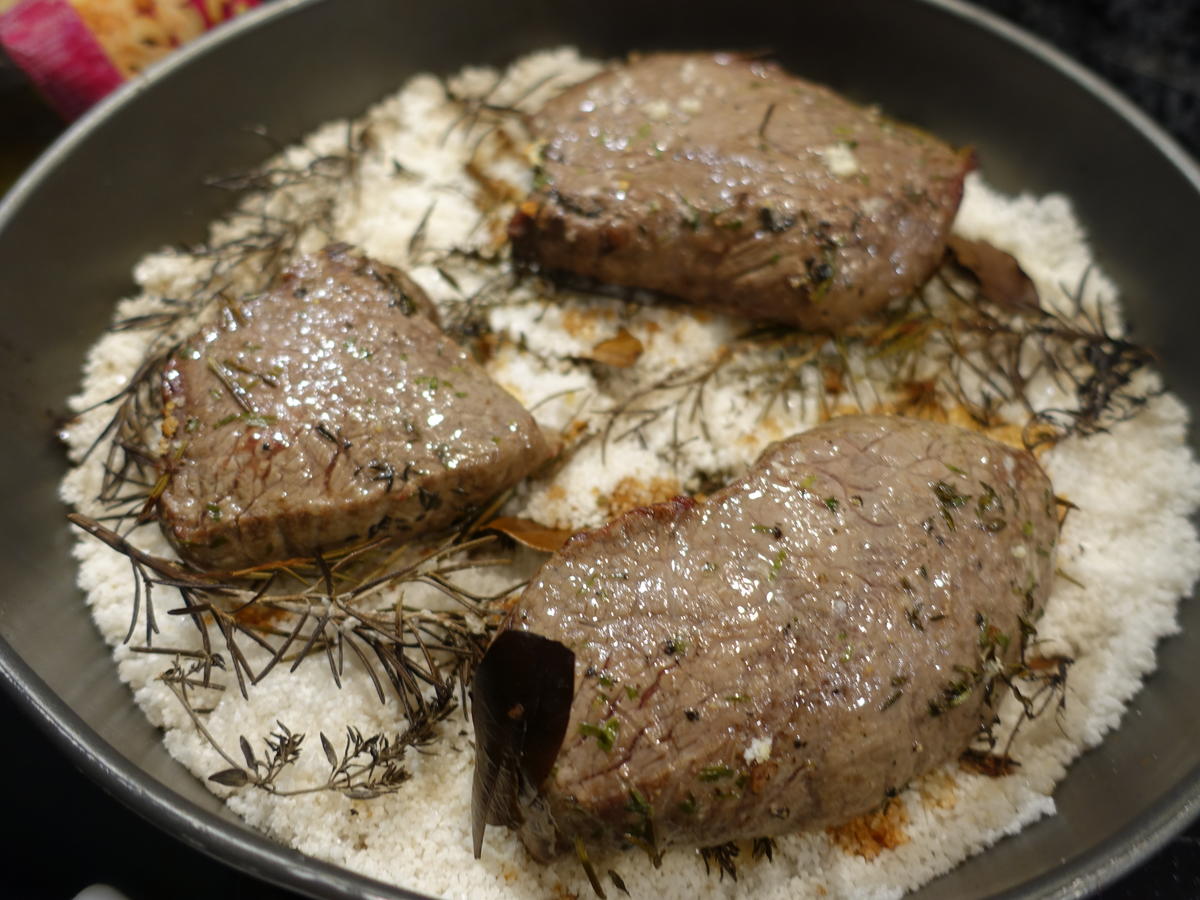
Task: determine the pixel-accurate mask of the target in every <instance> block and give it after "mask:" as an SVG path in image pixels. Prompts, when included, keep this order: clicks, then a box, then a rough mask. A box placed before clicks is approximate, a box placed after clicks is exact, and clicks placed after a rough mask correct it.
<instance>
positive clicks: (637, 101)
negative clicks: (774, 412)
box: [510, 54, 970, 329]
mask: <svg viewBox="0 0 1200 900" xmlns="http://www.w3.org/2000/svg"><path fill="white" fill-rule="evenodd" d="M533 130H534V134H535V136H536V137H537V139H539V140H541V141H544V142H545V143H544V148H543V151H542V158H543V162H542V168H541V173H540V179H539V186H538V187H537V188H536V190H535V191H534V194H533V196H532V197H531V198H530V200H529V201H527V202H526V204H524V205H523V206H522V211H521V212H520V213H518V215H517V217H516V218H515V219H514V221H513V223H512V226H511V228H510V233H511V235H512V237H513V241H514V247H515V249H516V251H517V253H518V254H519V255H522V256H524V257H526V258H529V259H533V260H536V261H538V262H539V263H541V264H542V265H543V266H545V267H547V268H550V269H562V270H567V271H570V272H575V273H579V274H582V275H585V276H588V277H591V278H596V279H599V280H601V281H604V282H609V283H613V284H618V285H627V286H631V287H642V288H651V289H654V290H658V291H664V292H666V293H669V294H674V295H676V296H679V297H682V298H684V299H686V300H690V301H692V302H694V303H700V304H703V305H705V306H711V307H716V308H718V309H721V310H724V311H726V312H730V313H733V314H735V315H740V316H745V317H747V318H752V319H767V320H772V321H777V322H784V323H789V324H794V325H799V326H801V327H804V328H809V329H836V328H839V327H841V326H844V325H846V324H847V323H849V322H853V321H855V320H856V319H859V318H861V317H862V316H865V315H869V314H870V313H872V312H875V311H876V310H878V309H880V308H881V307H882V306H884V305H885V304H886V303H887V302H888V301H889V300H891V299H893V298H895V297H898V296H901V295H903V294H905V293H907V292H908V291H911V290H912V289H913V288H914V287H916V286H917V285H919V284H921V283H922V282H923V281H925V280H926V279H927V278H928V277H929V275H930V274H931V273H932V272H933V270H934V268H935V266H936V265H937V264H938V261H939V260H940V259H941V257H942V252H943V250H944V248H945V242H946V234H947V232H948V230H949V228H950V223H951V221H952V220H953V218H954V214H955V212H956V210H957V209H958V203H959V199H960V198H961V195H962V182H963V176H964V174H965V173H966V171H967V169H968V168H969V165H970V156H969V154H966V153H960V152H956V151H954V150H952V149H951V148H950V147H948V146H947V145H946V144H944V143H942V142H941V141H939V140H936V139H935V138H933V137H931V136H929V135H927V134H924V133H922V132H920V131H917V130H915V129H913V128H910V127H908V126H906V125H901V124H898V123H896V122H893V121H891V120H889V119H887V118H885V117H884V116H882V115H881V114H880V113H879V112H877V111H875V110H870V109H863V108H861V107H858V106H855V105H853V104H851V103H849V102H848V101H846V100H844V99H842V98H841V97H839V96H838V95H837V94H835V93H834V92H833V91H830V90H829V89H827V88H824V87H821V86H819V85H815V84H810V83H808V82H805V81H801V80H799V79H796V78H793V77H791V76H790V75H787V74H785V73H784V72H783V71H781V70H780V69H779V68H778V67H777V66H774V65H771V64H769V63H763V62H757V61H750V60H745V59H740V58H737V57H733V56H725V55H718V56H710V55H702V54H685V55H673V54H664V55H654V56H647V57H644V58H641V59H638V60H635V61H633V62H630V63H629V64H627V65H623V66H617V67H615V68H612V69H609V70H607V71H605V72H604V73H602V74H600V75H598V76H596V77H594V78H592V79H590V80H588V81H585V82H583V83H581V84H579V85H576V86H574V87H572V88H569V89H568V90H566V91H565V92H563V93H562V94H561V95H560V96H558V97H556V98H555V99H553V100H551V101H550V102H548V103H547V104H546V105H545V107H544V108H543V109H542V110H541V111H540V112H539V114H538V115H537V116H536V117H535V118H534V120H533Z"/></svg>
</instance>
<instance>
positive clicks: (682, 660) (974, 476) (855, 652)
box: [481, 417, 1058, 859]
mask: <svg viewBox="0 0 1200 900" xmlns="http://www.w3.org/2000/svg"><path fill="white" fill-rule="evenodd" d="M1057 533H1058V522H1057V518H1056V513H1055V502H1054V497H1053V494H1052V491H1051V486H1050V482H1049V481H1048V480H1047V478H1046V476H1045V475H1044V474H1043V473H1042V471H1041V469H1040V468H1039V467H1038V465H1037V462H1036V461H1035V460H1034V458H1033V457H1032V456H1031V455H1030V454H1028V453H1026V452H1024V451H1018V450H1014V449H1012V448H1009V447H1006V446H1003V445H1001V444H998V443H996V442H994V441H991V440H989V439H987V438H985V437H982V436H980V435H978V434H976V433H973V432H967V431H964V430H961V429H957V428H953V427H950V426H945V425H936V424H931V423H927V422H919V421H915V420H909V419H898V418H885V417H853V418H845V419H840V420H835V421H833V422H831V423H829V424H827V425H823V426H820V427H817V428H814V429H812V430H811V431H808V432H806V433H804V434H802V435H800V436H798V437H794V438H791V439H789V440H786V441H782V442H780V443H777V444H774V445H772V446H771V447H769V448H768V449H767V450H766V451H765V452H764V453H763V455H762V456H761V458H760V459H759V460H758V462H757V463H756V464H755V466H754V468H753V469H752V470H751V471H750V472H749V473H748V474H747V475H746V476H744V477H743V478H741V479H739V480H737V481H735V482H734V483H732V484H730V485H729V486H728V487H726V488H725V489H723V490H722V491H720V492H718V493H716V494H714V495H713V496H712V497H711V498H710V499H709V500H708V501H706V502H705V503H702V504H696V503H693V502H691V501H687V500H678V501H674V502H670V503H664V504H660V505H657V506H652V507H649V508H645V509H641V510H635V511H634V512H631V513H628V514H627V515H625V516H622V517H621V518H619V519H617V520H616V521H615V522H613V523H612V524H610V525H609V526H607V527H605V528H602V529H600V530H598V531H594V532H590V533H585V534H582V535H579V536H577V537H575V538H574V539H572V540H571V541H570V542H569V543H568V544H567V546H566V547H565V548H564V549H563V550H562V551H560V552H559V553H558V554H557V555H556V556H554V557H553V558H552V559H551V560H550V561H549V562H548V563H547V564H546V566H545V567H544V568H543V569H542V571H541V572H540V574H539V575H538V576H537V577H536V578H535V579H534V581H533V582H532V583H531V585H530V586H529V588H528V589H527V590H526V592H525V594H524V596H523V597H522V598H521V600H520V602H519V605H518V606H517V608H516V609H515V610H514V612H513V616H512V620H511V627H512V628H513V629H517V630H521V631H525V632H528V633H531V634H536V635H541V636H544V637H546V638H550V639H552V640H553V641H557V642H561V644H563V645H565V646H566V647H567V648H569V649H570V650H571V651H573V652H574V654H575V663H574V699H573V702H572V704H571V707H570V718H569V722H568V724H567V727H566V732H565V735H566V736H565V740H564V741H563V743H562V746H561V749H560V750H559V752H558V755H557V758H556V759H554V761H553V768H551V767H550V766H549V765H545V766H542V767H540V768H538V766H536V765H533V766H526V767H525V768H526V771H527V772H528V771H538V772H540V773H541V776H540V777H542V778H544V779H545V780H544V781H543V782H542V783H541V784H540V785H526V789H525V791H524V798H523V805H524V810H523V812H522V813H521V814H520V815H516V816H508V817H507V818H508V821H507V822H504V824H517V823H516V820H520V819H523V822H521V823H520V828H521V835H522V838H523V839H524V841H525V843H526V845H527V846H528V847H529V849H530V850H531V852H532V853H533V854H534V855H535V856H536V857H538V858H542V859H545V858H547V857H549V856H551V855H553V854H554V853H556V852H558V851H559V850H561V849H562V848H563V847H564V846H568V845H569V842H570V841H571V840H572V839H573V838H575V837H580V838H582V839H583V840H585V841H588V842H598V843H617V842H620V841H622V840H623V839H624V838H625V836H626V835H627V834H632V835H635V836H636V837H638V838H640V839H643V840H650V839H651V838H652V839H653V840H654V841H655V842H656V843H657V844H658V846H660V847H661V846H665V845H668V844H689V845H699V846H705V845H713V844H719V843H722V842H724V841H727V840H731V839H736V838H747V837H753V836H758V835H770V834H778V833H781V832H786V831H792V830H797V829H801V828H809V827H814V826H821V825H825V824H830V823H838V822H842V821H845V820H847V819H849V818H851V817H853V816H855V815H858V814H860V813H863V812H867V811H869V810H871V809H873V808H875V807H878V806H879V805H880V804H881V803H882V802H883V801H884V799H885V797H887V796H889V795H890V792H893V791H894V790H896V789H899V788H902V787H903V786H904V785H905V784H907V783H908V782H909V780H910V779H912V778H913V777H914V776H916V775H919V774H921V773H923V772H926V771H928V770H929V769H931V768H933V767H935V766H937V765H939V764H941V763H943V762H945V761H946V760H948V759H953V758H954V757H956V756H957V755H958V754H959V753H961V752H962V751H963V750H964V748H965V747H966V746H967V745H968V743H969V742H970V741H971V739H972V738H973V737H974V736H975V735H976V734H977V732H978V730H979V728H980V725H981V722H982V721H983V720H984V719H986V718H987V717H989V716H990V715H991V713H990V710H989V708H988V703H989V700H988V698H989V697H990V696H991V694H992V687H993V684H994V681H995V678H996V676H997V673H999V672H1001V670H1002V669H1003V667H1004V666H1005V665H1007V664H1009V663H1012V662H1013V660H1014V659H1015V658H1016V657H1017V654H1018V648H1019V647H1020V645H1021V644H1022V641H1023V631H1022V621H1021V619H1022V617H1025V618H1026V620H1027V621H1031V620H1032V619H1033V618H1035V617H1036V616H1037V615H1038V614H1039V613H1040V611H1041V608H1042V605H1043V603H1044V601H1045V599H1046V596H1047V594H1048V592H1049V589H1050V584H1051V580H1052V577H1053V565H1054V564H1053V559H1054V545H1055V541H1056V538H1057ZM502 637H503V635H502ZM534 649H536V647H535V648H534ZM487 664H488V660H486V659H485V666H486V665H487ZM481 671H482V670H481ZM569 671H570V670H569V669H568V672H569ZM505 702H507V701H505ZM509 705H510V706H511V707H512V708H514V709H517V708H518V706H517V704H509ZM532 708H533V706H532V704H530V703H525V704H522V705H520V707H519V709H520V710H521V711H522V713H524V711H525V710H529V709H532ZM509 715H510V717H511V715H512V714H511V713H509ZM539 717H540V721H542V722H547V721H552V718H547V717H546V716H545V715H544V714H540V713H539ZM531 727H532V726H531ZM543 727H544V726H543ZM559 733H560V734H561V733H562V732H561V731H560V732H559ZM541 752H543V753H544V748H542V749H541ZM514 768H516V767H513V766H510V767H509V769H510V770H512V769H514ZM525 777H526V779H527V780H528V779H529V778H530V776H528V775H526V776H525ZM539 788H540V790H538V789H539ZM535 790H536V796H534V792H535ZM482 796H483V798H484V800H485V801H486V800H487V799H488V798H487V792H486V790H485V791H483V793H482ZM490 809H491V812H490V815H491V818H490V820H489V822H488V823H489V824H501V821H498V820H502V819H504V818H505V814H504V810H505V805H504V802H503V801H502V800H501V801H500V802H493V803H491V804H490ZM509 811H510V812H511V805H510V807H509Z"/></svg>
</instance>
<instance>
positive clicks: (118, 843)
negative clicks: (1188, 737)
mask: <svg viewBox="0 0 1200 900" xmlns="http://www.w3.org/2000/svg"><path fill="white" fill-rule="evenodd" d="M974 2H975V3H976V5H978V6H981V7H984V8H986V9H989V10H991V11H993V12H995V13H998V14H999V15H1001V16H1003V17H1004V18H1007V19H1008V20H1010V21H1012V22H1014V23H1016V24H1018V25H1021V26H1023V27H1025V28H1027V29H1029V30H1030V31H1033V32H1034V33H1036V34H1039V35H1041V36H1042V37H1043V38H1045V39H1046V40H1048V41H1050V42H1051V43H1053V44H1055V45H1056V46H1058V47H1059V48H1060V49H1062V50H1064V51H1066V52H1067V53H1068V54H1069V55H1071V56H1073V57H1074V58H1075V59H1077V60H1078V61H1080V62H1081V63H1083V64H1084V65H1085V66H1087V67H1089V68H1091V69H1093V70H1094V71H1096V72H1099V73H1100V74H1101V75H1103V76H1104V77H1105V78H1106V79H1108V80H1109V81H1110V82H1111V83H1112V84H1114V85H1115V86H1116V87H1117V88H1119V89H1120V90H1121V91H1122V92H1124V93H1125V95H1126V96H1128V97H1129V98H1130V99H1131V100H1133V101H1134V102H1135V103H1136V104H1137V105H1138V106H1140V107H1141V108H1142V109H1143V110H1145V111H1146V112H1147V113H1149V114H1150V115H1151V116H1152V117H1153V118H1154V119H1156V120H1157V121H1158V122H1159V123H1161V124H1162V125H1163V126H1164V127H1165V128H1166V129H1167V130H1168V131H1170V132H1171V133H1172V134H1173V135H1174V136H1175V138H1176V139H1177V140H1179V141H1180V143H1182V144H1183V145H1184V146H1185V147H1186V148H1187V149H1188V150H1190V151H1191V153H1192V154H1193V155H1196V156H1200V0H1073V2H1068V0H974ZM61 127H62V126H61V124H60V123H59V122H58V121H57V120H56V119H55V117H54V116H53V115H52V114H51V113H49V112H48V111H47V110H46V109H45V108H44V107H43V106H42V105H41V104H40V102H39V101H38V100H37V98H36V97H34V96H33V95H32V94H31V93H30V92H29V91H28V89H27V88H26V87H25V85H24V84H23V83H22V82H21V80H20V79H19V78H18V77H17V76H16V74H15V73H14V72H13V71H12V69H11V67H8V66H7V64H6V62H5V61H4V60H3V58H2V57H0V190H3V189H5V188H6V187H7V186H8V185H9V184H10V183H11V182H12V180H13V179H14V178H15V177H16V176H17V175H18V174H19V172H20V171H21V169H22V168H24V166H26V165H27V164H28V163H29V162H30V161H32V159H33V158H34V157H35V156H36V154H37V153H38V152H39V151H40V150H41V148H43V147H44V146H45V145H46V144H47V143H49V142H50V141H51V140H52V139H53V138H54V136H55V135H56V134H57V133H58V132H59V131H60V130H61ZM1196 234H1197V235H1200V228H1198V229H1197V232H1196ZM1181 239H1184V240H1189V239H1191V240H1194V239H1195V237H1194V236H1187V235H1182V236H1181ZM0 722H3V723H5V724H4V730H3V740H2V742H0V767H2V770H3V771H4V772H5V773H6V776H7V777H6V778H5V779H4V781H5V784H6V786H5V788H4V792H3V796H4V801H5V807H6V809H5V816H6V818H7V819H8V821H9V823H10V825H9V830H10V835H9V837H8V838H7V839H5V841H4V845H3V848H4V849H3V853H2V856H0V858H2V859H3V860H4V864H3V867H2V868H0V897H13V898H29V900H41V898H46V900H50V898H71V897H74V896H75V894H76V893H77V892H78V891H80V890H82V889H83V888H84V887H86V886H87V885H89V884H93V883H96V882H104V883H107V884H111V885H113V886H115V887H117V888H119V889H120V890H121V891H123V892H124V893H125V894H127V895H128V896H129V897H130V898H131V900H157V898H168V897H169V898H173V900H193V898H195V900H199V898H229V900H236V898H261V900H284V898H293V897H294V896H295V895H293V894H291V893H289V892H287V891H282V890H279V889H277V888H274V887H271V886H269V885H266V884H263V883H261V882H257V881H253V880H251V879H248V878H246V877H245V876H242V875H241V874H239V873H238V872H235V871H234V870H232V869H229V868H227V867H225V866H224V865H222V864H221V863H217V862H214V861H212V860H209V859H208V858H206V857H204V856H202V855H200V854H198V853H196V852H194V851H192V850H190V849H188V848H186V847H185V846H183V845H182V844H181V843H179V842H177V841H176V840H175V839H174V838H172V837H170V836H169V835H166V834H164V833H162V832H160V831H158V830H157V829H155V828H152V827H151V826H149V825H147V824H146V823H144V822H143V821H142V820H141V819H140V818H138V817H137V816H136V815H135V814H133V813H132V812H129V811H128V810H126V809H125V808H124V807H122V806H120V805H119V804H118V803H117V802H116V801H114V800H112V799H110V798H109V797H108V796H107V795H106V794H105V793H104V792H103V791H102V790H101V789H100V788H98V787H97V786H95V785H94V784H92V783H91V782H90V781H88V780H87V779H86V778H84V777H83V776H82V775H80V774H79V773H78V772H77V771H75V770H74V768H73V767H72V766H71V765H70V764H69V763H68V762H66V761H65V760H64V759H63V758H62V757H60V756H59V755H58V751H56V750H54V749H53V748H51V746H50V745H49V743H48V742H47V741H46V739H45V738H43V737H42V735H41V733H40V732H39V731H38V730H37V728H36V727H35V726H34V725H33V724H32V723H31V722H30V721H28V720H27V718H26V717H25V715H24V713H22V712H21V711H20V710H18V709H17V708H16V706H15V705H14V704H13V703H12V701H11V700H10V699H9V698H8V697H7V695H3V694H0ZM1100 897H1101V898H1103V900H1183V898H1198V897H1200V823H1198V824H1195V825H1193V826H1192V827H1191V828H1190V829H1189V830H1188V831H1187V832H1186V833H1184V834H1183V835H1180V836H1179V837H1178V838H1176V839H1175V840H1174V841H1172V842H1171V843H1170V844H1169V845H1168V846H1167V847H1166V848H1165V849H1164V850H1163V851H1162V852H1160V853H1159V854H1158V855H1157V856H1155V857H1154V858H1153V859H1152V860H1150V861H1149V862H1148V863H1147V864H1146V865H1145V866H1143V867H1142V868H1141V869H1139V870H1137V871H1135V872H1133V873H1132V874H1130V875H1128V876H1126V877H1125V878H1124V879H1122V880H1121V881H1120V882H1118V883H1117V884H1116V885H1114V886H1112V887H1111V888H1109V889H1108V890H1106V891H1104V892H1102V893H1101V894H1100Z"/></svg>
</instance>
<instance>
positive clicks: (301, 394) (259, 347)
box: [159, 245, 551, 569]
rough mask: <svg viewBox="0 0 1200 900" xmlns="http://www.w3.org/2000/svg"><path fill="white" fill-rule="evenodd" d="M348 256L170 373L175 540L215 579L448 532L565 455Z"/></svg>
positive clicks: (394, 292) (283, 285)
mask: <svg viewBox="0 0 1200 900" xmlns="http://www.w3.org/2000/svg"><path fill="white" fill-rule="evenodd" d="M433 309H434V308H433V305H432V304H431V303H430V301H429V300H428V298H427V297H426V296H425V295H424V294H423V293H422V292H421V290H420V288H419V287H418V286H417V285H416V284H415V283H413V282H412V281H411V280H409V279H408V278H406V277H405V276H404V275H403V274H402V273H400V272H399V271H397V270H395V269H392V268H390V267H388V266H384V265H381V264H379V263H377V262H374V261H372V260H369V259H366V258H363V257H361V256H358V255H356V254H354V253H352V252H351V251H350V250H349V249H348V248H346V247H345V246H341V245H339V246H335V247H331V248H327V249H326V250H325V251H323V252H321V253H319V254H316V255H311V256H305V257H303V258H301V259H299V260H298V261H297V262H296V263H295V264H293V265H292V266H291V267H290V268H288V269H287V270H286V271H285V272H284V273H283V274H282V276H281V277H280V278H279V280H278V282H277V283H276V284H275V285H274V286H273V288H272V289H271V290H269V291H268V292H266V293H264V294H261V295H258V296H254V297H248V298H245V299H243V300H241V301H239V302H236V303H234V302H230V303H228V304H226V306H225V308H223V309H222V311H221V316H220V320H219V321H218V322H217V323H215V324H213V325H211V326H210V327H206V328H203V329H201V330H200V331H199V333H197V334H195V335H194V336H193V337H192V338H191V339H189V340H188V341H186V342H185V343H184V344H183V345H182V346H181V347H180V348H179V350H178V351H177V352H176V354H175V355H174V357H173V358H172V359H171V360H170V361H169V363H168V365H167V366H166V368H165V371H164V375H163V390H164V394H165V402H166V413H165V421H164V433H165V434H166V436H167V439H168V448H167V452H166V454H165V460H166V468H167V472H168V473H169V476H170V478H169V481H168V483H167V486H166V489H165V490H164V491H163V492H162V494H161V496H160V498H159V512H160V518H161V520H162V526H163V529H164V531H165V533H166V534H167V537H168V538H169V539H170V540H171V542H172V543H173V544H174V545H175V546H176V547H177V549H178V550H179V552H180V554H181V555H182V556H183V557H184V558H186V559H188V560H190V561H191V562H193V563H195V564H197V565H199V566H202V567H205V568H213V569H233V568H238V567H245V566H251V565H255V564H259V563H264V562H269V561H274V560H280V559H286V558H292V557H298V556H310V555H312V554H315V553H317V552H320V551H328V550H331V549H334V548H337V547H339V546H341V545H345V544H347V543H349V542H353V541H356V540H363V539H367V538H370V537H373V536H375V535H378V534H387V535H392V536H396V537H400V538H403V537H408V536H411V535H414V534H417V533H422V534H423V533H427V532H433V531H436V530H437V529H441V528H444V527H446V526H449V525H450V524H451V523H453V522H454V521H456V520H458V519H460V518H461V517H463V516H464V515H466V514H467V513H469V512H471V511H472V510H474V509H476V508H477V507H479V506H480V505H481V504H482V503H484V502H485V501H486V500H488V499H489V498H490V497H492V496H493V495H495V494H497V493H498V492H500V491H502V490H504V489H505V488H508V487H509V486H511V485H513V484H514V483H516V482H517V481H519V480H520V479H521V478H523V477H524V476H526V475H527V474H529V472H531V471H532V470H533V469H535V468H537V467H538V466H539V465H540V464H541V463H543V462H544V461H545V460H546V459H547V458H548V457H549V456H550V453H551V451H550V449H549V447H548V446H547V443H546V441H545V439H544V437H543V435H542V432H541V430H540V429H539V428H538V426H537V424H536V423H535V422H534V420H533V418H532V417H531V416H530V415H529V413H528V411H527V410H525V409H524V408H523V407H522V406H521V405H520V404H519V403H518V402H517V401H516V400H515V399H514V398H513V397H512V396H510V395H509V394H508V393H506V392H505V391H504V390H503V389H502V388H500V387H499V386H498V385H497V384H496V383H495V382H493V381H492V379H491V378H490V377H489V376H488V375H487V373H486V372H484V371H483V369H482V368H481V367H480V366H479V365H478V364H477V363H476V362H475V361H474V360H473V359H472V358H471V355H470V354H469V353H468V352H467V351H465V350H463V349H462V348H461V347H459V346H458V345H456V344H455V343H454V342H453V341H451V340H450V339H449V338H448V337H447V336H446V335H445V334H444V333H442V331H441V330H440V329H439V328H438V327H437V325H435V324H434V322H433V321H431V318H430V315H431V314H432V313H433Z"/></svg>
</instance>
